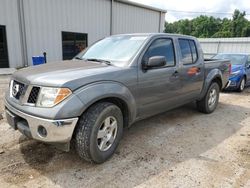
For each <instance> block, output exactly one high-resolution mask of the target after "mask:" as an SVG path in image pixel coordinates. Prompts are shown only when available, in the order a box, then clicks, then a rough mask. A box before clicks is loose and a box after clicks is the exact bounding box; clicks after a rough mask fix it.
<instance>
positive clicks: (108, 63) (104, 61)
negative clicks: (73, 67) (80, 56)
mask: <svg viewBox="0 0 250 188" xmlns="http://www.w3.org/2000/svg"><path fill="white" fill-rule="evenodd" d="M86 60H87V61H95V62H99V63H105V64H106V65H111V62H110V61H107V60H103V59H95V58H90V59H86Z"/></svg>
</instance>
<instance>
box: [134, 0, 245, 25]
mask: <svg viewBox="0 0 250 188" xmlns="http://www.w3.org/2000/svg"><path fill="white" fill-rule="evenodd" d="M130 1H134V2H137V3H141V4H145V5H150V6H154V7H157V8H161V9H166V10H168V13H167V14H166V18H165V19H166V21H167V22H174V21H177V20H180V19H185V18H187V19H192V18H194V17H197V16H199V15H200V14H201V13H187V12H190V11H191V12H208V13H206V15H208V16H215V17H220V18H224V17H228V18H231V17H232V15H231V14H230V13H233V12H234V10H235V9H239V10H240V11H246V13H247V14H249V15H247V16H246V18H247V19H248V20H250V0H130ZM171 10H172V11H171ZM173 10H175V11H187V12H175V11H173ZM211 12H217V13H218V12H219V13H229V14H212V13H211Z"/></svg>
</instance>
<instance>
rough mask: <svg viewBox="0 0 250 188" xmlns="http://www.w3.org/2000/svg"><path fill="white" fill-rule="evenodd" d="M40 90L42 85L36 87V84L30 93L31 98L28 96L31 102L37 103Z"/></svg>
mask: <svg viewBox="0 0 250 188" xmlns="http://www.w3.org/2000/svg"><path fill="white" fill-rule="evenodd" d="M39 91H40V87H35V86H34V87H33V88H32V90H31V92H30V95H29V98H28V103H31V104H35V103H36V101H37V98H38V94H39Z"/></svg>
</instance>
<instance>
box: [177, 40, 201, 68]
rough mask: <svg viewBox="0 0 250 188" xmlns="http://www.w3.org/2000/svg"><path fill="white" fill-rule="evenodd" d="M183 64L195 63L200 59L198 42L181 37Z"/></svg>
mask: <svg viewBox="0 0 250 188" xmlns="http://www.w3.org/2000/svg"><path fill="white" fill-rule="evenodd" d="M179 45H180V48H181V55H182V61H183V64H184V65H185V64H191V63H195V62H196V61H197V59H198V53H197V48H196V44H195V42H194V41H193V40H187V39H179Z"/></svg>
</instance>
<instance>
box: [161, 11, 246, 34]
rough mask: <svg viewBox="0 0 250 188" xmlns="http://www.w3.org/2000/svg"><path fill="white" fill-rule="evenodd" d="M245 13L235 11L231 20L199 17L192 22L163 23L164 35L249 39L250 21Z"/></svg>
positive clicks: (186, 20) (185, 20) (184, 20)
mask: <svg viewBox="0 0 250 188" xmlns="http://www.w3.org/2000/svg"><path fill="white" fill-rule="evenodd" d="M245 16H246V13H245V12H240V11H239V10H235V11H234V14H233V15H232V18H231V19H228V18H224V19H220V18H214V17H212V16H204V15H201V16H199V17H196V18H194V19H192V20H188V19H183V20H179V21H176V22H174V23H168V22H166V23H165V30H164V31H165V32H166V33H179V34H186V35H193V36H195V37H199V38H205V37H206V38H207V37H213V38H218V37H249V36H250V21H248V20H247V19H246V18H245Z"/></svg>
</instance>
